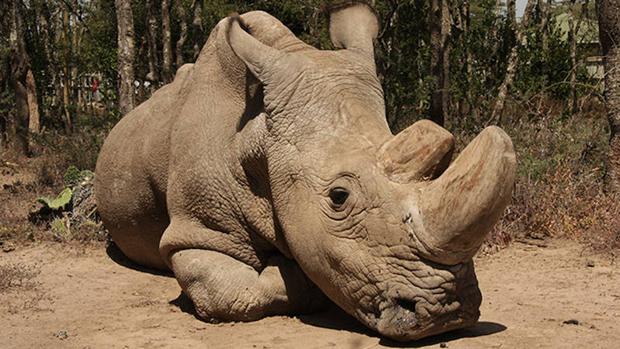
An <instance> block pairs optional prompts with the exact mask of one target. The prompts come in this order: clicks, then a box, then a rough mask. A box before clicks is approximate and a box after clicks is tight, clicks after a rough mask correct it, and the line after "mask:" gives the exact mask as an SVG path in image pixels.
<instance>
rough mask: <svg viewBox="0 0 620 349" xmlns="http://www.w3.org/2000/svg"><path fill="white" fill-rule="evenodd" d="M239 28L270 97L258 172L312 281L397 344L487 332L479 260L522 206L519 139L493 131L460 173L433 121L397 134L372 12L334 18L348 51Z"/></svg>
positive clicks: (241, 49) (240, 45) (238, 45)
mask: <svg viewBox="0 0 620 349" xmlns="http://www.w3.org/2000/svg"><path fill="white" fill-rule="evenodd" d="M240 22H241V20H240V19H239V20H237V21H231V25H230V27H229V29H228V34H227V35H228V40H229V44H230V46H231V48H232V49H233V51H234V52H235V54H236V55H237V56H238V57H239V58H240V59H241V60H242V61H243V62H244V63H245V65H246V66H247V68H248V70H249V71H250V72H251V73H252V74H253V75H254V76H255V77H256V78H258V80H259V81H260V82H261V83H262V86H263V89H264V92H263V93H264V98H263V100H264V109H265V114H266V117H265V118H264V125H263V126H264V129H265V131H264V132H265V137H264V140H263V141H262V142H261V145H260V151H256V153H260V154H261V155H260V156H261V157H262V159H263V161H262V163H263V165H262V166H264V169H262V170H261V171H257V172H261V173H263V175H264V179H265V182H267V183H268V184H269V186H270V196H271V200H272V201H273V207H274V211H275V216H276V219H277V223H278V224H279V226H280V227H281V229H282V232H283V234H284V237H285V240H286V244H287V247H288V248H289V249H290V253H291V255H292V256H293V257H294V258H295V260H296V261H297V262H298V263H299V265H300V267H301V268H302V269H303V271H304V272H305V273H306V275H307V276H308V277H309V278H310V279H312V281H313V282H314V283H316V285H318V286H319V287H320V289H321V290H322V291H323V292H324V293H325V294H326V295H327V296H328V297H329V298H330V299H332V300H333V301H334V302H335V303H337V304H338V305H339V306H340V307H341V308H342V309H344V310H345V311H346V312H348V313H349V314H351V315H353V316H354V317H356V318H357V319H359V320H360V321H361V322H362V323H364V324H365V325H366V326H368V327H370V328H372V329H374V330H376V331H378V332H380V333H381V334H383V335H385V336H387V337H390V338H393V339H396V340H414V339H418V338H421V337H425V336H428V335H432V334H437V333H441V332H445V331H448V330H451V329H456V328H461V327H465V326H469V325H471V324H473V323H475V322H476V321H477V319H478V317H479V306H480V303H481V294H480V291H479V289H478V285H477V280H476V277H475V274H474V267H473V262H472V257H473V256H474V254H475V253H476V252H477V250H478V249H479V248H480V245H481V244H482V242H483V240H484V238H485V236H486V234H487V233H488V232H489V231H490V230H491V228H492V226H493V225H494V224H495V223H496V222H497V220H498V219H499V218H500V216H501V214H502V212H503V210H504V208H505V207H506V205H507V203H508V201H509V199H510V197H511V190H512V186H513V182H514V175H515V154H514V151H513V147H512V143H511V141H510V138H509V137H508V136H507V135H506V134H505V133H504V132H503V131H502V130H501V129H499V128H497V127H489V128H486V129H485V130H483V131H482V132H481V133H480V134H479V135H478V136H477V138H475V139H474V140H473V141H472V142H471V143H470V144H469V145H468V146H467V147H466V148H465V149H464V150H463V151H462V152H461V153H460V155H459V156H458V157H457V159H456V160H455V161H453V162H452V163H450V161H451V157H452V152H453V149H454V139H453V137H452V135H451V134H450V133H449V132H448V131H446V130H445V129H443V128H441V127H439V126H438V125H436V124H434V123H432V122H430V121H419V122H417V123H415V124H413V125H412V126H410V127H409V128H407V129H405V130H404V131H402V132H400V133H399V134H397V135H395V136H394V135H393V134H392V133H391V132H390V130H389V127H388V125H387V122H386V118H385V106H384V99H383V91H382V88H381V85H380V83H379V80H378V78H377V74H376V71H375V64H374V58H373V56H374V53H373V39H374V38H375V37H376V35H377V32H378V23H377V19H376V16H375V14H374V12H373V10H372V9H371V8H370V7H368V6H366V5H365V4H363V3H353V4H349V5H348V6H343V7H341V8H336V9H335V10H334V11H332V13H331V17H330V35H331V39H332V41H333V43H334V45H335V46H337V47H339V48H342V49H340V50H336V51H320V50H315V49H311V48H309V47H307V46H306V45H305V44H303V43H302V42H301V41H299V40H298V39H297V38H295V37H294V36H293V34H292V33H290V31H288V30H284V29H282V28H279V29H278V30H284V32H283V34H282V33H280V34H282V40H284V41H286V42H285V43H284V44H282V43H281V46H286V47H298V48H301V49H295V50H278V49H275V48H273V47H271V46H267V45H265V44H263V43H261V42H260V41H258V40H257V39H255V38H254V37H253V36H252V35H250V34H249V33H248V31H250V32H251V31H252V28H251V26H250V27H246V28H245V29H244V28H242V26H241V25H243V23H241V25H240ZM283 28H284V27H283ZM274 30H275V29H274ZM257 156H258V155H257ZM252 166H255V167H256V166H258V165H256V164H255V163H253V165H252Z"/></svg>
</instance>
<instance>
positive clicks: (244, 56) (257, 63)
mask: <svg viewBox="0 0 620 349" xmlns="http://www.w3.org/2000/svg"><path fill="white" fill-rule="evenodd" d="M244 28H247V27H246V26H245V25H244V23H243V20H242V19H241V17H240V16H239V15H234V16H232V17H231V18H230V19H229V23H228V28H227V32H226V37H227V40H228V43H229V44H230V47H231V48H232V50H233V52H234V53H235V55H237V57H239V59H241V60H242V61H243V62H244V63H245V65H246V66H247V67H248V69H249V70H250V72H252V74H253V75H254V76H256V78H258V80H260V81H261V82H263V83H264V82H265V79H266V74H265V73H266V72H268V71H269V69H270V68H271V66H273V62H275V61H276V60H277V59H278V58H279V57H281V56H283V55H284V54H285V53H283V52H281V51H279V50H277V49H275V48H273V47H270V46H267V45H265V44H263V43H262V42H260V41H259V40H257V39H256V38H254V37H253V36H252V35H250V34H249V33H248V32H247V31H246V29H244Z"/></svg>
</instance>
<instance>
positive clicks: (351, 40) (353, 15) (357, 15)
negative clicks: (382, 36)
mask: <svg viewBox="0 0 620 349" xmlns="http://www.w3.org/2000/svg"><path fill="white" fill-rule="evenodd" d="M327 11H328V13H329V36H330V39H331V41H332V43H333V44H334V46H336V47H337V48H346V49H349V50H357V51H360V52H362V53H364V54H365V55H367V56H369V57H370V58H372V57H373V56H374V47H373V41H374V39H376V38H377V35H378V33H379V20H378V19H377V15H376V13H375V11H374V9H373V8H372V5H371V4H370V3H369V2H368V1H340V2H336V4H333V5H331V6H330V7H328V9H327Z"/></svg>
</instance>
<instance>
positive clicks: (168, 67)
mask: <svg viewBox="0 0 620 349" xmlns="http://www.w3.org/2000/svg"><path fill="white" fill-rule="evenodd" d="M161 36H162V42H163V49H162V51H163V52H162V53H163V56H164V59H163V64H162V79H163V81H164V83H169V82H170V81H171V80H172V38H171V35H170V0H162V1H161Z"/></svg>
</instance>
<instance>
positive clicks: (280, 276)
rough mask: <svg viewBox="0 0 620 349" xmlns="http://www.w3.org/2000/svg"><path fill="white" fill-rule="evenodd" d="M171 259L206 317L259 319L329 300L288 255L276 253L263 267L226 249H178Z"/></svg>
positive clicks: (311, 307) (313, 307)
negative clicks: (257, 268)
mask: <svg viewBox="0 0 620 349" xmlns="http://www.w3.org/2000/svg"><path fill="white" fill-rule="evenodd" d="M171 264H172V270H173V271H174V274H175V276H176V278H177V280H178V282H179V284H180V285H181V288H182V289H183V292H184V293H185V294H186V295H187V296H189V298H190V299H191V300H192V302H193V303H194V306H195V308H196V312H197V313H198V315H199V316H200V317H201V318H203V319H205V320H207V321H214V320H217V321H219V320H221V321H254V320H258V319H260V318H263V317H265V316H269V315H286V314H297V313H308V312H313V311H316V310H319V309H321V308H322V307H323V306H324V305H326V304H327V301H326V298H325V296H324V295H323V293H322V292H321V291H320V290H319V289H318V288H317V287H316V286H315V285H314V284H313V283H311V282H310V281H308V279H307V278H306V276H305V275H304V274H303V272H302V271H301V269H299V267H298V266H297V264H296V263H295V262H293V261H291V260H289V259H286V258H285V257H283V256H277V257H274V258H272V260H270V263H269V266H267V267H266V268H265V269H263V270H262V271H261V272H258V271H256V270H255V269H254V268H252V267H251V266H249V265H247V264H244V263H242V262H240V261H238V260H236V259H234V258H232V257H230V256H227V255H225V254H223V253H219V252H213V251H209V250H202V249H188V250H181V251H177V252H175V253H173V254H172V256H171Z"/></svg>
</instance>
